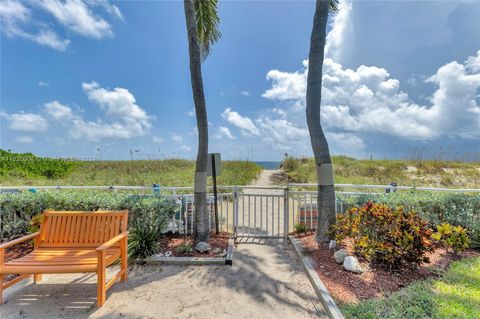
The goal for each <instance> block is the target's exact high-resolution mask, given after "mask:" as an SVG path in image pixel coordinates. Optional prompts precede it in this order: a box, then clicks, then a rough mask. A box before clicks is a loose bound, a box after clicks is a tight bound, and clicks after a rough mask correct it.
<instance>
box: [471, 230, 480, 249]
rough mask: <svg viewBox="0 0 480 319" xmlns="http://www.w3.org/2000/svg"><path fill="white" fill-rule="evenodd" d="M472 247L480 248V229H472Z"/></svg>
mask: <svg viewBox="0 0 480 319" xmlns="http://www.w3.org/2000/svg"><path fill="white" fill-rule="evenodd" d="M469 237H470V248H473V249H480V230H479V229H474V230H472V231H470V236H469Z"/></svg>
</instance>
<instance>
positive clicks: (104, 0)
mask: <svg viewBox="0 0 480 319" xmlns="http://www.w3.org/2000/svg"><path fill="white" fill-rule="evenodd" d="M90 3H91V4H92V5H98V6H100V7H102V8H103V9H104V10H105V11H107V12H108V13H109V14H111V15H112V16H114V17H116V18H118V19H120V20H122V21H124V20H125V19H124V17H123V14H122V12H121V11H120V9H119V8H118V7H117V6H116V5H114V4H110V2H109V1H108V0H91V1H90Z"/></svg>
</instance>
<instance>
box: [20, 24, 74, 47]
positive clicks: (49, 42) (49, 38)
mask: <svg viewBox="0 0 480 319" xmlns="http://www.w3.org/2000/svg"><path fill="white" fill-rule="evenodd" d="M22 37H24V38H25V39H29V40H32V41H33V42H36V43H38V44H41V45H45V46H48V47H51V48H52V49H55V50H58V51H65V50H66V49H67V48H68V46H69V45H70V40H68V39H61V38H60V37H59V36H58V35H57V34H56V33H55V32H53V31H52V30H48V29H45V30H40V31H39V32H38V33H37V34H27V33H24V34H23V36H22Z"/></svg>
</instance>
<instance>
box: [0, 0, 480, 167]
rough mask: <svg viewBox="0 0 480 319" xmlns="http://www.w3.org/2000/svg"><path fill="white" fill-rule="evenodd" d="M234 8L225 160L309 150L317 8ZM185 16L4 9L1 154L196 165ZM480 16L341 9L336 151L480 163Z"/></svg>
mask: <svg viewBox="0 0 480 319" xmlns="http://www.w3.org/2000/svg"><path fill="white" fill-rule="evenodd" d="M412 5H414V6H415V9H414V10H412ZM219 10H220V18H221V24H220V28H221V31H222V33H223V37H222V38H221V39H220V41H219V42H218V43H217V44H215V46H214V48H213V51H212V54H211V56H209V57H208V59H207V60H206V62H205V63H204V65H203V75H204V84H205V93H206V99H207V109H208V117H209V122H210V127H209V128H210V132H209V133H210V151H211V152H221V153H222V157H223V158H227V159H251V160H279V159H281V158H282V157H283V154H284V153H288V154H292V155H296V156H304V155H310V154H311V151H310V144H309V137H308V131H307V130H306V124H305V112H304V104H305V103H304V95H305V78H306V72H307V71H306V65H307V64H306V61H305V59H306V58H307V56H308V49H309V37H310V31H311V23H312V17H313V10H314V2H313V1H276V2H274V1H265V2H261V1H220V7H219ZM183 14H184V13H183V3H182V2H180V1H110V2H108V1H101V0H96V1H87V2H82V1H80V0H70V1H60V0H50V1H47V0H45V1H43V0H42V1H35V2H33V1H16V0H15V1H14V0H7V1H4V0H2V1H1V2H0V19H1V24H0V27H1V43H0V49H1V60H0V61H1V65H0V66H1V69H0V76H1V83H0V94H1V96H0V108H1V113H0V120H1V127H0V133H1V137H0V148H3V149H11V150H13V151H17V152H33V153H36V154H40V155H44V156H87V157H89V156H97V157H101V158H102V159H129V158H131V150H133V151H134V152H133V157H134V158H165V157H173V156H175V157H185V158H194V157H195V154H196V139H197V135H196V131H195V118H194V117H193V116H192V110H193V102H192V94H191V88H190V76H189V71H188V51H187V41H186V30H185V19H184V15H183ZM479 18H480V2H478V1H465V2H456V1H448V2H447V1H423V2H415V3H413V2H412V1H360V0H359V1H354V2H353V3H352V2H350V1H345V2H342V4H341V10H340V12H339V13H338V14H336V15H335V16H332V19H331V21H330V24H329V30H328V31H329V35H328V40H327V54H326V60H325V70H324V74H325V75H324V87H323V96H324V101H323V105H322V123H323V125H324V127H325V129H326V131H327V137H328V139H329V143H330V147H331V150H332V153H334V154H345V155H350V156H355V157H360V158H364V157H370V155H372V156H373V157H377V158H393V157H396V158H404V157H429V156H436V157H440V156H441V157H443V158H447V157H459V158H464V159H478V156H480V155H479V154H480V145H479V140H480V107H479V104H480V99H479V94H480V90H479V88H480V54H479V53H478V52H479V50H480V19H479ZM135 151H136V152H135Z"/></svg>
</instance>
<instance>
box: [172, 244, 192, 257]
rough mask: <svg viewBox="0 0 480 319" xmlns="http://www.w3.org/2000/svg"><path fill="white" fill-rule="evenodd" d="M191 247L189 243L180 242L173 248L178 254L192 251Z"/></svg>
mask: <svg viewBox="0 0 480 319" xmlns="http://www.w3.org/2000/svg"><path fill="white" fill-rule="evenodd" d="M192 250H193V248H192V245H191V244H189V243H186V242H185V243H182V244H181V245H178V246H177V248H175V251H176V252H177V253H179V254H187V253H190V252H192Z"/></svg>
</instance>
